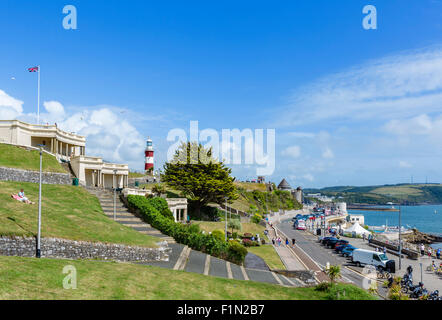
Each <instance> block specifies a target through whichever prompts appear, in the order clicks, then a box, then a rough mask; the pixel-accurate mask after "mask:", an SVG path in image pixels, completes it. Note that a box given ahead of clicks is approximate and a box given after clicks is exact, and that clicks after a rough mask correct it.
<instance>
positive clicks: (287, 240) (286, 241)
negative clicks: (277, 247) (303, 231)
mask: <svg viewBox="0 0 442 320" xmlns="http://www.w3.org/2000/svg"><path fill="white" fill-rule="evenodd" d="M285 245H286V246H287V247H288V246H289V238H285Z"/></svg>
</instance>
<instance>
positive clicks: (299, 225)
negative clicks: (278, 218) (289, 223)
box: [293, 220, 307, 230]
mask: <svg viewBox="0 0 442 320" xmlns="http://www.w3.org/2000/svg"><path fill="white" fill-rule="evenodd" d="M293 227H294V228H295V229H296V230H305V229H307V227H306V225H305V221H304V220H296V221H295V224H294V225H293Z"/></svg>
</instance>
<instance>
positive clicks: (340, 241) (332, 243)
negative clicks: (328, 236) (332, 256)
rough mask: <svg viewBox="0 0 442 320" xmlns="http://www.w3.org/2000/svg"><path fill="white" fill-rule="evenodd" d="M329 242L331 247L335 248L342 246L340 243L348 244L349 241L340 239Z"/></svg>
mask: <svg viewBox="0 0 442 320" xmlns="http://www.w3.org/2000/svg"><path fill="white" fill-rule="evenodd" d="M328 244H329V247H330V248H333V249H334V248H336V247H337V246H340V245H343V244H348V241H347V240H342V239H339V240H338V241H329V242H328Z"/></svg>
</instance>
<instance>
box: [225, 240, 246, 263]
mask: <svg viewBox="0 0 442 320" xmlns="http://www.w3.org/2000/svg"><path fill="white" fill-rule="evenodd" d="M246 255H247V249H246V248H244V246H242V245H241V244H239V243H238V242H237V241H233V240H231V241H229V258H230V260H236V261H244V259H245V257H246Z"/></svg>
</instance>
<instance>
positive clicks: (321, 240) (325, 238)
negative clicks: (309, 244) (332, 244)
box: [318, 236, 331, 243]
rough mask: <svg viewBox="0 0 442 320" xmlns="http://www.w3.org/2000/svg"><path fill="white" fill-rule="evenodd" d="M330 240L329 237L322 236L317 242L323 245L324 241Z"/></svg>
mask: <svg viewBox="0 0 442 320" xmlns="http://www.w3.org/2000/svg"><path fill="white" fill-rule="evenodd" d="M330 238H331V237H324V236H322V237H319V239H318V242H319V243H323V242H324V241H325V240H327V239H330Z"/></svg>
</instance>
